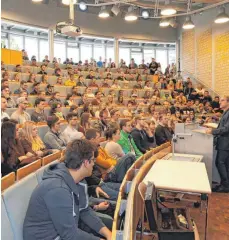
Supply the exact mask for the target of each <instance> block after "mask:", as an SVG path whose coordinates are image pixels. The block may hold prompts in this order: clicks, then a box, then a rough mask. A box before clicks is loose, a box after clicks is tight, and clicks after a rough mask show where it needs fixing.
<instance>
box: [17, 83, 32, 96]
mask: <svg viewBox="0 0 229 240" xmlns="http://www.w3.org/2000/svg"><path fill="white" fill-rule="evenodd" d="M27 88H28V85H27V83H26V81H21V82H20V88H18V89H16V90H15V91H14V94H20V92H22V91H26V92H27V93H28V90H27ZM28 94H29V93H28Z"/></svg>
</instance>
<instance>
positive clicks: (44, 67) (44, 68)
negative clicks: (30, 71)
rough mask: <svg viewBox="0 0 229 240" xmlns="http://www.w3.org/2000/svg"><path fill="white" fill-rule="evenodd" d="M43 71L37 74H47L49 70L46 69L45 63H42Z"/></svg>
mask: <svg viewBox="0 0 229 240" xmlns="http://www.w3.org/2000/svg"><path fill="white" fill-rule="evenodd" d="M40 68H41V71H40V72H38V73H37V74H41V75H44V74H45V75H47V72H46V71H45V70H46V66H45V64H42V65H41V67H40Z"/></svg>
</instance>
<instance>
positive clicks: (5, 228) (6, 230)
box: [1, 198, 14, 240]
mask: <svg viewBox="0 0 229 240" xmlns="http://www.w3.org/2000/svg"><path fill="white" fill-rule="evenodd" d="M1 229H2V230H1V239H7V240H14V233H13V229H12V226H11V223H10V220H9V218H8V215H7V212H6V207H5V204H4V201H3V199H2V198H1Z"/></svg>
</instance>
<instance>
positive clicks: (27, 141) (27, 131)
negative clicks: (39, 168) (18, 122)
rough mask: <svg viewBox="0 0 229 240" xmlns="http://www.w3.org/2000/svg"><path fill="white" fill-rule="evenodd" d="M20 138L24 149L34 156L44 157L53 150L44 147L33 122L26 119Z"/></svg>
mask: <svg viewBox="0 0 229 240" xmlns="http://www.w3.org/2000/svg"><path fill="white" fill-rule="evenodd" d="M20 140H21V143H22V146H23V148H24V150H25V151H26V152H30V153H32V154H33V155H34V156H37V157H44V156H47V155H49V154H52V153H53V152H54V150H48V149H46V147H45V145H44V143H43V141H42V140H41V138H40V137H39V135H38V130H37V126H36V124H35V123H34V122H31V121H27V122H25V123H24V124H23V127H22V133H21V137H20Z"/></svg>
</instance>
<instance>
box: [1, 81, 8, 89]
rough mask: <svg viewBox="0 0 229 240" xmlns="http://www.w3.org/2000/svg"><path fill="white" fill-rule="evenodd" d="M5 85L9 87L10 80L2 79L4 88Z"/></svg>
mask: <svg viewBox="0 0 229 240" xmlns="http://www.w3.org/2000/svg"><path fill="white" fill-rule="evenodd" d="M3 87H9V80H7V79H2V81H1V88H3Z"/></svg>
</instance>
